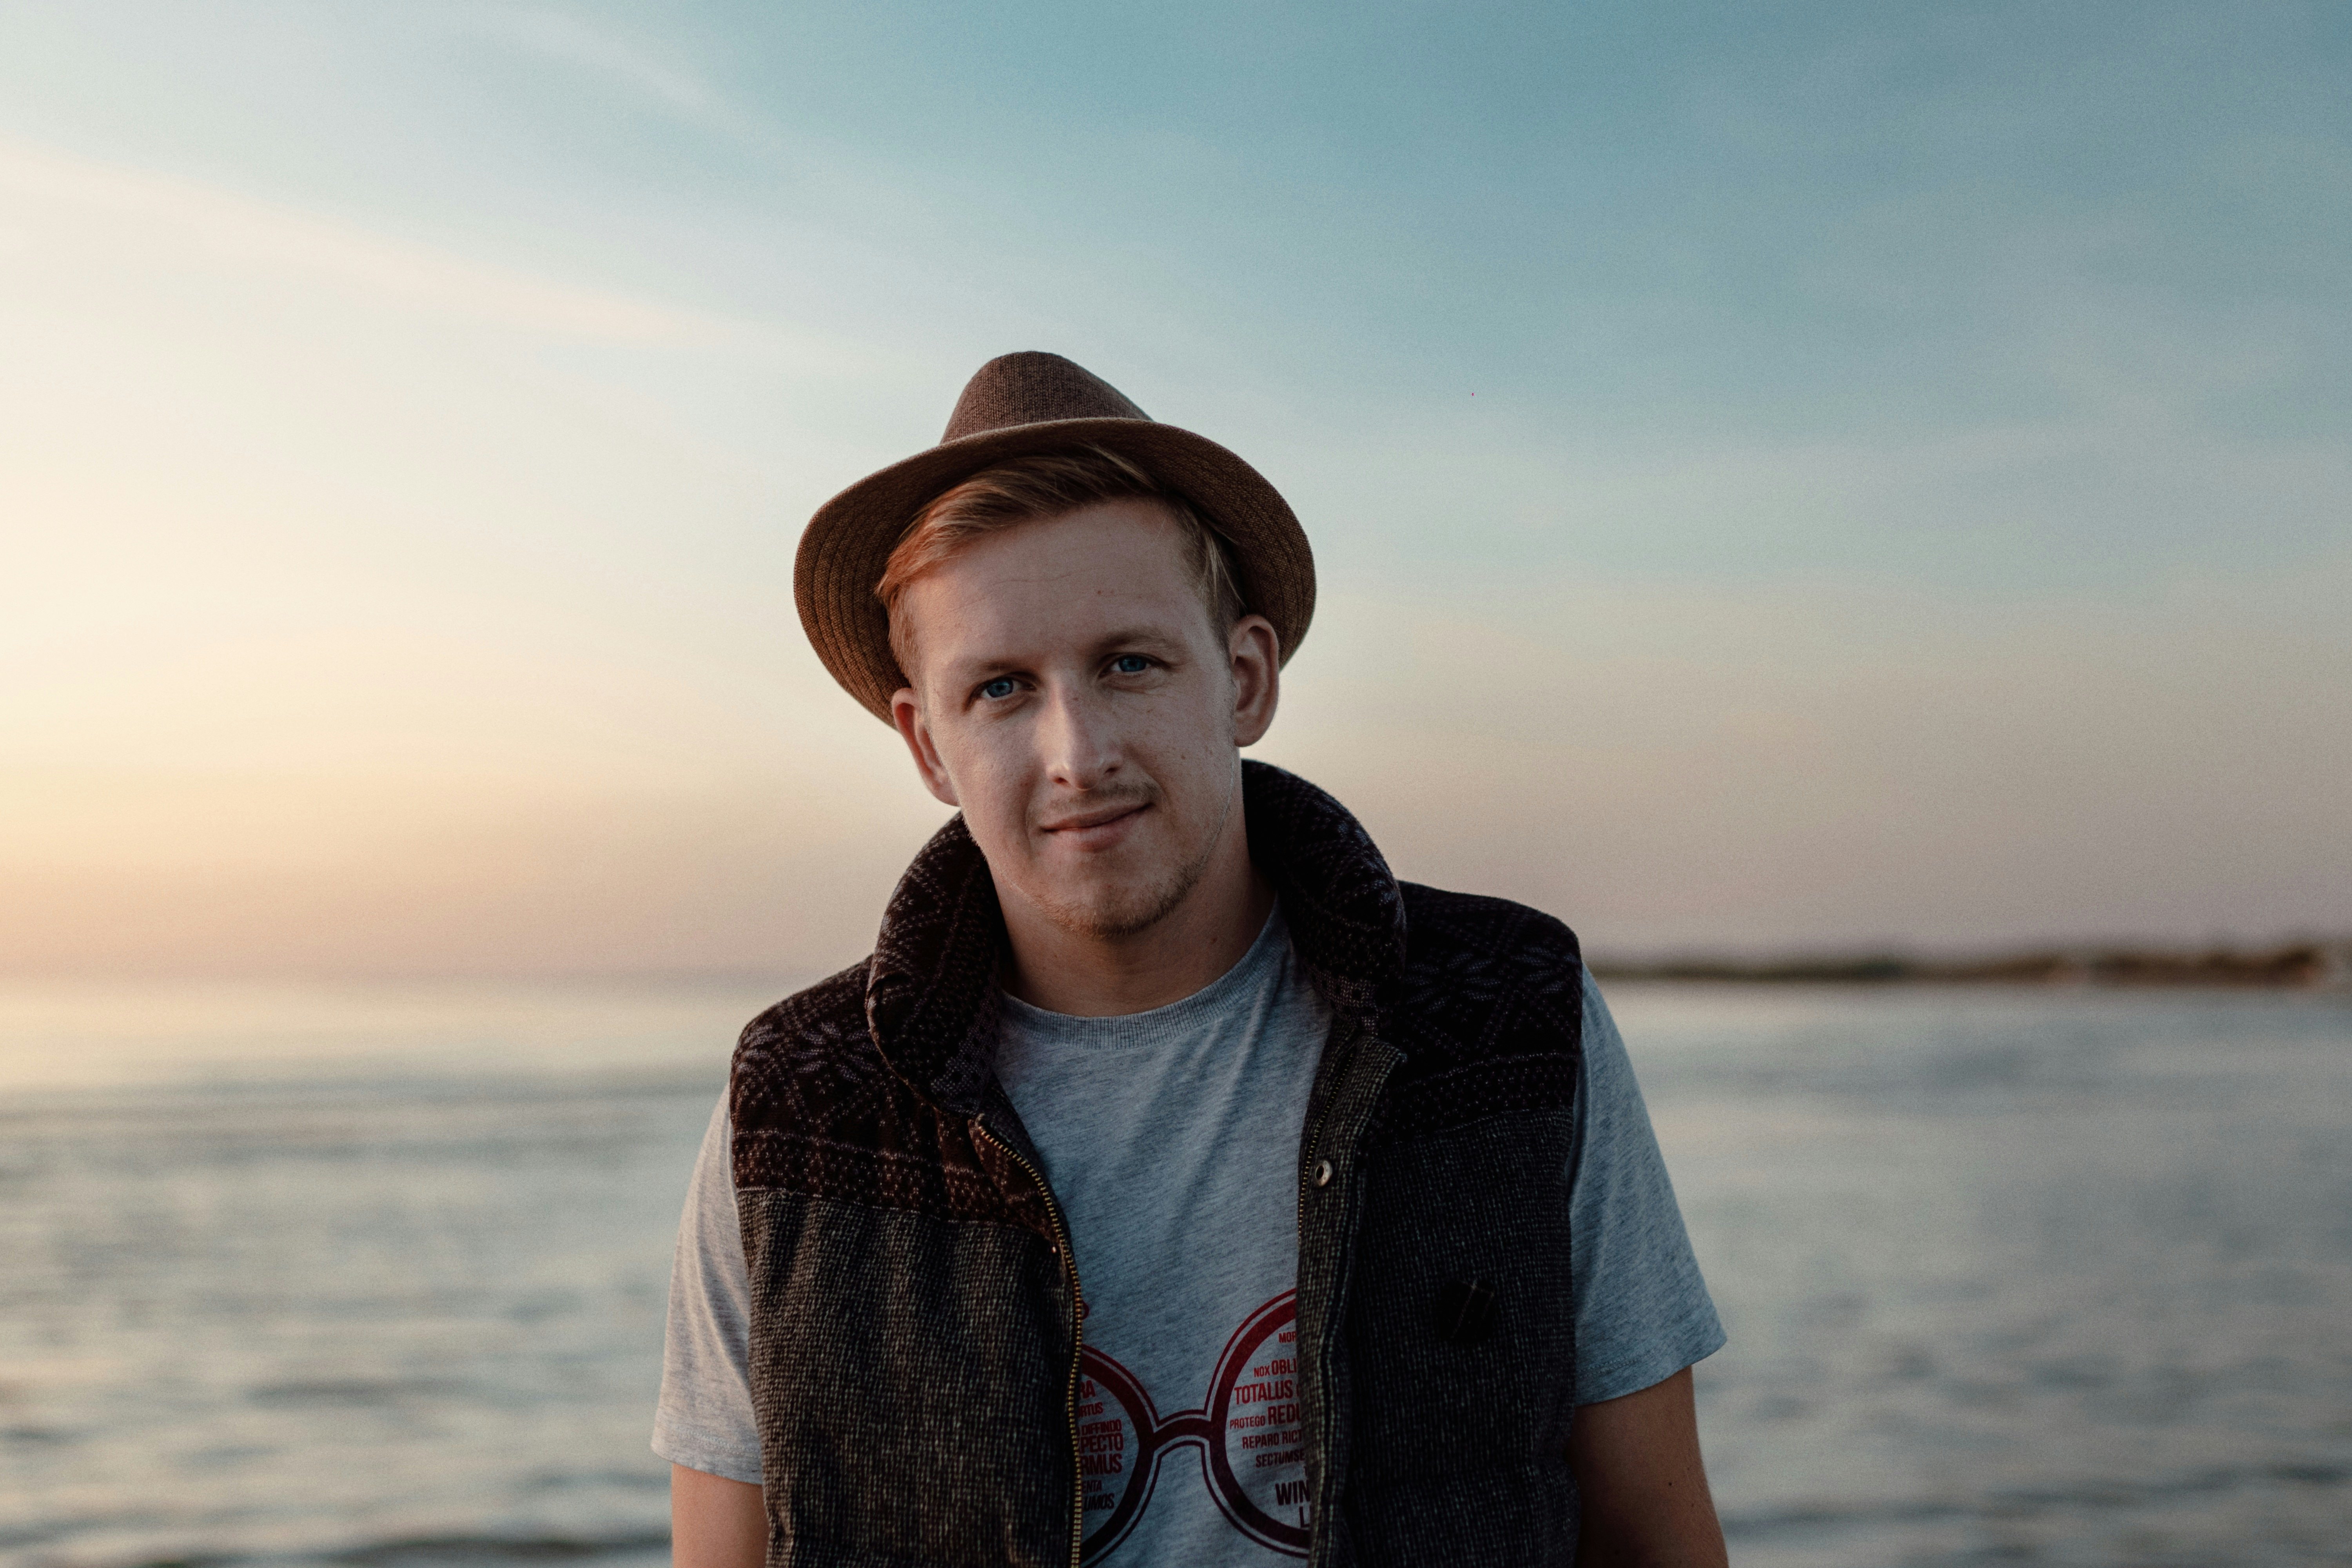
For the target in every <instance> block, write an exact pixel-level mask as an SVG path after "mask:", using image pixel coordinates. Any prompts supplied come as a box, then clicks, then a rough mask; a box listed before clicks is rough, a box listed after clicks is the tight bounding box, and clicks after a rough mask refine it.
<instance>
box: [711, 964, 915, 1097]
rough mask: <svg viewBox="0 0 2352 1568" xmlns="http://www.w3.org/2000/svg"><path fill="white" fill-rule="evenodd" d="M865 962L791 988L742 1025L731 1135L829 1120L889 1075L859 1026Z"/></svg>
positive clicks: (870, 1039) (863, 1013)
mask: <svg viewBox="0 0 2352 1568" xmlns="http://www.w3.org/2000/svg"><path fill="white" fill-rule="evenodd" d="M869 962H870V961H869V960H866V959H860V960H859V961H858V962H856V963H853V964H851V965H850V966H849V967H848V968H846V969H845V970H843V971H842V972H841V973H838V974H832V975H827V976H826V977H825V978H824V979H823V980H820V981H818V982H817V983H816V984H814V985H810V986H807V987H804V988H803V989H802V990H799V991H795V992H793V994H791V995H789V996H787V997H785V998H784V999H783V1000H782V1001H781V1002H779V1003H777V1004H776V1005H774V1006H772V1007H770V1008H768V1009H767V1010H766V1011H765V1012H763V1013H761V1015H760V1016H758V1017H756V1018H754V1019H752V1020H751V1022H750V1023H749V1024H747V1025H745V1026H743V1034H742V1037H741V1038H740V1039H739V1040H738V1041H737V1042H736V1046H735V1065H734V1074H733V1087H732V1089H731V1091H730V1096H729V1105H730V1110H731V1113H732V1115H733V1117H734V1120H735V1127H736V1132H737V1136H738V1137H739V1138H740V1137H741V1136H742V1134H743V1133H744V1132H745V1131H749V1130H752V1129H757V1128H761V1127H763V1126H774V1125H776V1124H778V1123H779V1122H796V1123H800V1124H803V1125H806V1124H808V1123H809V1122H811V1121H825V1120H829V1119H830V1116H831V1115H834V1114H838V1112H839V1111H840V1110H842V1109H843V1106H844V1101H845V1100H847V1099H851V1098H855V1097H856V1095H857V1091H859V1090H861V1089H869V1088H871V1087H875V1086H877V1085H883V1084H886V1083H895V1082H896V1079H894V1078H893V1077H892V1075H891V1072H890V1068H889V1064H888V1063H887V1062H886V1061H884V1060H883V1059H882V1053H881V1052H880V1051H879V1050H877V1048H876V1047H875V1045H874V1036H873V1033H872V1032H871V1031H870V1030H869V1029H867V1028H866V968H867V965H868V963H869Z"/></svg>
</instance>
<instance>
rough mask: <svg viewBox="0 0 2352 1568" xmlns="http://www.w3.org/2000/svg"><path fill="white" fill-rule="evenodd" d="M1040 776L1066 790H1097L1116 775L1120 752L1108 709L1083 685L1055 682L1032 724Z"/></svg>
mask: <svg viewBox="0 0 2352 1568" xmlns="http://www.w3.org/2000/svg"><path fill="white" fill-rule="evenodd" d="M1036 733H1037V741H1038V744H1039V745H1040V746H1042V747H1043V748H1044V750H1045V758H1044V761H1045V773H1046V775H1047V776H1048V777H1050V778H1051V779H1052V780H1053V781H1054V783H1055V784H1058V785H1059V786H1061V787H1062V788H1064V789H1068V790H1079V791H1087V790H1098V789H1101V788H1103V787H1105V786H1106V785H1108V784H1109V783H1110V782H1111V780H1112V779H1113V778H1115V777H1116V776H1117V775H1118V769H1119V748H1118V735H1117V733H1116V727H1115V724H1114V721H1113V718H1112V715H1111V713H1110V712H1109V710H1108V705H1107V704H1106V703H1104V702H1103V701H1102V700H1100V698H1099V697H1098V696H1097V695H1096V694H1094V693H1092V692H1090V691H1088V690H1087V689H1085V687H1084V685H1083V684H1082V683H1076V682H1064V681H1057V682H1055V684H1054V687H1053V689H1051V690H1050V691H1048V692H1047V693H1046V703H1045V715H1044V718H1043V721H1042V722H1041V723H1040V724H1039V725H1038V726H1037V731H1036Z"/></svg>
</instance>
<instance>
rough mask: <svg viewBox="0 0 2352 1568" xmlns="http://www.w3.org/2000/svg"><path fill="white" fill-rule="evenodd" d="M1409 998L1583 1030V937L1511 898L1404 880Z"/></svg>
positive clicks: (1416, 1002)
mask: <svg viewBox="0 0 2352 1568" xmlns="http://www.w3.org/2000/svg"><path fill="white" fill-rule="evenodd" d="M1399 887H1400V888H1401V889H1402V890H1403V893H1404V913H1405V967H1404V986H1403V996H1404V999H1405V1001H1406V1005H1408V1006H1409V1007H1410V1006H1427V1005H1437V1006H1440V1007H1441V1009H1442V1010H1448V1011H1462V1010H1464V1009H1465V1008H1466V1009H1467V1010H1469V1011H1470V1012H1472V1013H1475V1014H1477V1015H1479V1016H1487V1015H1492V1014H1495V1013H1496V1012H1517V1011H1532V1012H1534V1013H1537V1014H1540V1015H1544V1016H1547V1017H1549V1020H1550V1022H1551V1023H1552V1024H1553V1025H1554V1026H1557V1027H1559V1028H1561V1029H1564V1030H1568V1031H1570V1032H1571V1033H1573V1032H1575V1031H1576V1030H1577V1029H1578V1027H1579V1026H1580V1022H1581V1019H1582V1016H1583V1006H1584V961H1583V953H1582V950H1581V949H1580V947H1579V946H1578V944H1577V940H1576V933H1575V932H1574V931H1570V930H1569V929H1568V927H1567V926H1566V925H1564V924H1562V923H1561V922H1560V921H1559V920H1557V919H1555V918H1554V917H1553V916H1550V915H1548V914H1546V913H1544V912H1543V911H1542V910H1536V909H1529V908H1528V906H1527V905H1525V904H1517V903H1513V902H1512V901H1511V900H1508V899H1496V898H1489V897H1487V896H1486V895H1484V894H1481V893H1455V892H1448V891H1447V890H1445V889H1442V888H1427V887H1423V886H1422V885H1421V884H1420V883H1418V882H1402V883H1400V884H1399Z"/></svg>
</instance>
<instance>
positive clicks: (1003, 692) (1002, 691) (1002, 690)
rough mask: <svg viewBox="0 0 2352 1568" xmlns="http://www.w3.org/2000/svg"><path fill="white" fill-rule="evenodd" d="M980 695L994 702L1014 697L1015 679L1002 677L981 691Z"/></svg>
mask: <svg viewBox="0 0 2352 1568" xmlns="http://www.w3.org/2000/svg"><path fill="white" fill-rule="evenodd" d="M980 694H981V695H982V697H985V698H988V699H989V700H992V701H997V702H1001V701H1003V700H1004V699H1006V698H1008V697H1010V696H1012V695H1013V678H1012V677H1011V676H1009V675H1000V676H998V677H997V678H996V679H994V680H992V681H990V682H989V683H988V684H987V685H985V686H983V687H982V688H981V689H980Z"/></svg>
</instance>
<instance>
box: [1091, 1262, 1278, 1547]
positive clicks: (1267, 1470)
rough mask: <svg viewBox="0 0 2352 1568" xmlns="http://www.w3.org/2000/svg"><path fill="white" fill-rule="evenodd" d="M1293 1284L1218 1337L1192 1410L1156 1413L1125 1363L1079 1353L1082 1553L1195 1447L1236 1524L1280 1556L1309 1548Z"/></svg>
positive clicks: (1113, 1541) (1127, 1519) (1146, 1498)
mask: <svg viewBox="0 0 2352 1568" xmlns="http://www.w3.org/2000/svg"><path fill="white" fill-rule="evenodd" d="M1297 1337H1298V1293H1297V1291H1296V1290H1286V1291H1284V1292H1283V1293H1282V1294H1281V1295H1279V1296H1276V1298H1274V1300H1271V1301H1268V1302H1267V1303H1266V1304H1265V1306H1263V1307H1260V1308H1259V1309H1258V1310H1256V1311H1255V1312H1252V1313H1251V1314H1250V1315H1249V1318H1248V1319H1247V1321H1244V1323H1243V1324H1242V1326H1241V1327H1240V1328H1238V1329H1236V1330H1234V1335H1233V1338H1232V1339H1230V1340H1228V1341H1226V1342H1225V1349H1224V1352H1223V1354H1222V1355H1220V1356H1219V1357H1218V1358H1217V1370H1216V1373H1215V1375H1214V1376H1213V1377H1212V1378H1211V1379H1210V1380H1209V1392H1208V1396H1207V1398H1206V1399H1205V1400H1203V1401H1202V1404H1201V1405H1200V1407H1199V1408H1197V1409H1192V1410H1180V1411H1178V1412H1176V1413H1175V1414H1174V1415H1168V1416H1164V1417H1163V1416H1162V1415H1160V1413H1159V1412H1158V1411H1157V1410H1155V1409H1154V1408H1153V1407H1152V1404H1151V1395H1150V1394H1149V1393H1148V1392H1146V1391H1145V1389H1144V1387H1143V1385H1142V1384H1139V1383H1138V1382H1137V1381H1136V1379H1135V1378H1134V1376H1133V1375H1132V1374H1130V1373H1129V1372H1128V1370H1127V1369H1126V1368H1125V1367H1123V1366H1121V1365H1119V1363H1118V1362H1116V1361H1113V1360H1112V1359H1111V1358H1110V1357H1109V1356H1107V1355H1105V1354H1103V1353H1102V1352H1100V1351H1098V1350H1097V1349H1095V1347H1094V1346H1092V1345H1087V1346H1085V1347H1084V1348H1083V1350H1082V1351H1081V1352H1080V1357H1079V1365H1078V1373H1079V1383H1078V1464H1079V1468H1081V1470H1082V1471H1083V1472H1084V1484H1085V1515H1086V1521H1087V1522H1086V1538H1085V1542H1084V1543H1083V1545H1082V1547H1081V1556H1082V1560H1083V1561H1085V1562H1087V1563H1097V1562H1099V1561H1101V1560H1102V1558H1103V1557H1104V1556H1106V1555H1107V1554H1108V1552H1110V1551H1111V1549H1112V1548H1113V1547H1115V1546H1117V1545H1118V1543H1119V1542H1122V1541H1124V1540H1126V1539H1127V1536H1128V1533H1129V1531H1132V1530H1133V1529H1134V1528H1135V1526H1136V1521H1139V1520H1140V1519H1141V1518H1142V1517H1143V1510H1145V1509H1147V1508H1149V1507H1150V1506H1151V1493H1152V1490H1153V1489H1154V1488H1155V1487H1157V1486H1158V1485H1159V1482H1160V1467H1161V1466H1162V1465H1163V1464H1165V1463H1166V1462H1167V1461H1168V1460H1169V1459H1170V1458H1171V1457H1173V1456H1174V1455H1175V1454H1176V1453H1177V1451H1178V1450H1179V1449H1182V1448H1187V1447H1190V1448H1193V1449H1196V1450H1198V1452H1199V1455H1200V1462H1201V1474H1202V1480H1203V1481H1205V1482H1206V1483H1207V1486H1208V1489H1209V1496H1210V1497H1211V1498H1213V1500H1215V1501H1216V1505H1217V1507H1218V1509H1219V1510H1220V1511H1222V1512H1223V1514H1224V1516H1225V1518H1226V1520H1227V1521H1230V1522H1231V1523H1232V1525H1233V1527H1234V1529H1235V1530H1238V1531H1241V1532H1242V1533H1243V1534H1244V1535H1246V1536H1248V1537H1249V1538H1250V1539H1251V1540H1252V1541H1255V1542H1257V1543H1258V1544H1259V1545H1261V1546H1266V1547H1270V1548H1272V1549H1273V1550H1274V1551H1276V1552H1281V1553H1282V1554H1283V1555H1285V1556H1287V1557H1304V1556H1306V1555H1307V1536H1308V1530H1309V1523H1310V1517H1309V1512H1308V1506H1307V1461H1306V1447H1305V1445H1306V1436H1307V1433H1306V1427H1305V1426H1304V1425H1303V1423H1302V1421H1301V1417H1300V1415H1299V1406H1298V1373H1297V1366H1298V1354H1297Z"/></svg>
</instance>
